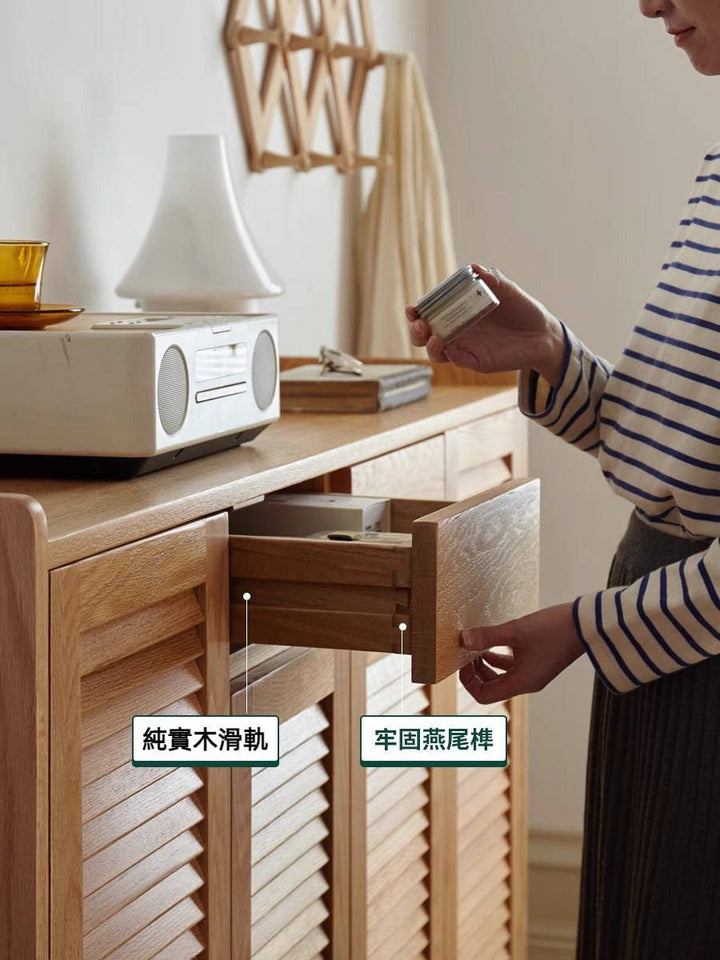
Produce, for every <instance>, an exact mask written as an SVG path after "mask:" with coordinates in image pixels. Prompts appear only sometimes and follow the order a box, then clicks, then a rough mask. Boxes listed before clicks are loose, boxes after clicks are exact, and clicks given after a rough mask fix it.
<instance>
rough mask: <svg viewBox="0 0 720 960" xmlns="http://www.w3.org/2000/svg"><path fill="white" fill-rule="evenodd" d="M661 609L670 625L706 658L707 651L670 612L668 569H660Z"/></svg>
mask: <svg viewBox="0 0 720 960" xmlns="http://www.w3.org/2000/svg"><path fill="white" fill-rule="evenodd" d="M660 609H661V610H662V612H663V613H664V614H665V616H666V617H667V618H668V620H669V621H670V623H671V624H672V625H673V626H674V627H675V629H676V630H677V632H678V633H679V634H681V636H682V637H683V638H684V639H685V640H686V641H687V643H689V644H690V646H691V647H692V648H693V650H697V652H698V653H699V654H702V656H703V657H706V656H707V653H706V652H705V650H703V648H702V647H701V646H700V645H699V644H698V643H696V641H695V640H694V639H693V635H692V634H691V633H689V632H688V631H687V630H686V629H685V627H684V626H683V625H682V624H681V623H680V621H679V620H678V619H677V617H675V616H674V615H673V614H672V613H671V611H670V607H669V606H668V599H667V567H661V568H660Z"/></svg>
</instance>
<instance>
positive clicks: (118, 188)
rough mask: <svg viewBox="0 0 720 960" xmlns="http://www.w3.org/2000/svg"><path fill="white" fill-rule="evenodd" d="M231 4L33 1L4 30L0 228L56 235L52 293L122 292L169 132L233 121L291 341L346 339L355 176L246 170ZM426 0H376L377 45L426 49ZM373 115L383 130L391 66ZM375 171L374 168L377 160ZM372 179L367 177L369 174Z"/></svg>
mask: <svg viewBox="0 0 720 960" xmlns="http://www.w3.org/2000/svg"><path fill="white" fill-rule="evenodd" d="M226 5H227V4H226V0H202V2H200V0H102V2H100V3H99V2H97V0H64V2H62V3H57V2H53V0H27V2H23V3H17V4H14V5H13V6H12V11H11V12H10V11H6V15H5V18H4V19H5V21H6V23H5V27H6V29H3V30H2V31H0V90H1V91H2V94H1V95H0V118H1V119H0V129H1V130H2V135H1V136H0V211H1V215H0V224H1V225H0V235H2V236H3V237H4V238H32V239H35V238H38V239H39V238H42V239H48V240H50V242H51V247H50V251H49V253H48V260H47V269H46V279H45V284H44V290H43V299H44V300H46V301H47V302H62V303H77V304H82V305H84V306H86V307H87V308H91V309H96V310H117V309H120V310H127V309H129V308H131V307H132V304H131V303H130V302H129V301H127V300H120V299H119V298H117V297H115V295H114V293H113V290H114V288H115V284H116V283H117V281H118V280H119V279H120V277H121V276H122V275H123V273H124V272H125V270H126V268H127V266H128V265H129V263H130V261H131V259H132V258H133V257H134V255H135V253H136V251H137V248H138V246H139V245H140V242H141V240H142V238H143V236H144V234H145V230H146V229H147V226H148V224H149V222H150V219H151V217H152V213H153V210H154V207H155V202H156V199H157V196H158V191H159V188H160V182H161V179H162V173H163V164H164V157H165V142H166V137H167V136H168V134H171V133H217V132H224V133H225V134H226V136H227V139H228V148H229V153H230V160H231V167H232V169H233V174H234V177H235V182H236V186H237V191H238V196H239V198H240V201H241V205H242V207H243V210H244V212H245V214H246V217H247V220H248V222H249V224H250V226H251V229H252V230H253V232H254V234H255V236H256V239H257V241H258V245H259V247H260V249H261V250H263V252H264V253H265V255H266V257H267V259H268V261H269V262H270V263H271V264H272V266H273V267H274V269H275V271H276V272H277V274H278V276H279V277H280V278H281V279H282V280H283V282H284V283H285V286H286V290H287V293H286V294H285V295H284V296H283V297H281V298H278V299H276V300H272V301H268V304H272V306H273V308H275V309H277V310H278V312H279V313H280V314H281V317H282V321H281V324H282V326H281V339H282V349H283V351H284V352H285V353H301V352H308V351H309V352H311V353H314V352H315V351H316V350H317V348H318V347H319V345H320V343H321V342H323V343H330V344H335V343H337V342H338V341H343V342H342V343H341V345H347V343H345V341H344V331H345V330H346V329H347V325H348V323H349V318H350V315H351V311H352V303H351V296H352V288H351V284H350V282H349V278H350V263H351V261H350V257H351V247H350V244H349V239H350V237H349V234H348V232H347V230H346V226H347V218H346V215H345V211H346V209H347V204H346V203H345V193H344V191H345V190H346V184H347V178H346V177H343V176H340V175H338V174H337V173H336V172H335V171H334V170H331V169H323V170H316V171H313V172H312V173H309V174H297V173H294V172H292V171H289V170H273V171H269V172H267V173H263V174H260V175H259V174H248V173H247V170H246V165H245V153H244V148H243V146H242V141H241V139H240V133H239V125H238V120H237V116H236V112H235V106H234V102H233V98H232V95H231V89H230V85H229V80H228V72H227V69H226V64H225V60H224V56H223V48H222V45H221V41H220V33H221V28H222V24H223V19H224V15H225V9H226ZM427 8H428V0H391V2H387V0H373V10H374V17H375V25H376V33H377V42H378V44H379V45H381V46H382V48H383V49H390V50H393V49H397V50H415V51H416V53H417V55H418V57H419V59H420V61H421V63H424V62H425V58H426V39H427V24H426V19H427ZM375 73H376V74H377V76H376V77H374V78H373V84H372V87H371V89H370V91H369V96H368V101H367V103H366V105H365V112H364V114H363V127H364V129H366V130H367V131H368V132H369V134H370V135H369V136H368V137H367V138H366V141H367V145H368V147H369V148H372V142H371V141H372V134H373V133H374V132H375V131H376V130H377V128H378V127H379V122H380V106H381V97H382V84H381V82H380V73H381V71H375ZM364 176H365V179H366V181H367V180H368V178H369V177H370V178H371V177H372V173H371V172H370V171H368V172H367V173H366V174H364ZM366 188H367V182H366Z"/></svg>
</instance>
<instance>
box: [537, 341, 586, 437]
mask: <svg viewBox="0 0 720 960" xmlns="http://www.w3.org/2000/svg"><path fill="white" fill-rule="evenodd" d="M584 355H585V351H584V350H583V348H582V346H580V347H579V355H578V362H579V369H578V372H577V376H576V377H575V383H574V384H573V385H572V389H571V390H570V393H569V394H568V395H567V396H566V397H565V400H564V401H563V405H562V406H561V407H560V413H558V415H557V416H556V417H555V419H554V420H551V421H550V422H549V423H546V424H545V426H546V427H547V428H548V429H550V428H551V427H554V426H555V424H556V423H557V422H558V421H559V420H561V419H562V415H563V414H564V413H565V410H566V408H567V405H568V403H570V401H571V400H572V398H573V397H574V396H575V394H576V393H577V391H578V387H579V386H580V383H581V381H582V378H583V373H584V372H585V371H584V368H583V356H584Z"/></svg>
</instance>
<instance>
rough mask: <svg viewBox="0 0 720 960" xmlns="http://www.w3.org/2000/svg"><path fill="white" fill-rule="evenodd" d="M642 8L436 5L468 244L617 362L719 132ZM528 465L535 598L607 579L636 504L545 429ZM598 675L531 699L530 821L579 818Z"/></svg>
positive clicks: (457, 198) (572, 824) (614, 0)
mask: <svg viewBox="0 0 720 960" xmlns="http://www.w3.org/2000/svg"><path fill="white" fill-rule="evenodd" d="M637 6H638V5H637V2H632V0H611V2H604V3H591V2H579V0H553V2H552V3H538V2H536V0H513V2H508V0H445V2H443V3H442V4H440V3H433V4H432V5H431V13H430V30H431V46H430V51H429V63H430V89H431V99H432V101H433V106H434V109H435V115H436V119H437V123H438V127H439V131H440V139H441V143H442V145H443V151H444V156H445V163H446V168H447V174H448V178H449V184H450V194H451V205H452V214H453V222H454V227H455V233H456V242H457V248H458V256H459V257H460V258H461V259H462V260H464V261H468V260H470V259H475V260H478V261H479V262H481V263H486V264H494V265H497V266H499V267H500V268H501V269H502V270H503V271H504V272H505V273H507V274H508V275H509V276H511V277H513V278H514V279H515V280H516V281H517V282H518V283H520V284H521V286H524V287H525V288H526V289H528V290H529V291H531V292H532V293H533V294H534V295H535V296H537V297H539V298H540V299H541V300H543V301H544V302H545V303H546V304H547V305H548V306H549V307H550V309H552V310H553V312H555V313H556V314H557V315H558V316H560V317H562V318H563V319H565V320H566V321H567V322H568V323H569V324H570V325H571V326H572V327H573V329H574V330H575V331H576V332H577V334H578V335H579V336H580V337H581V338H582V339H584V340H585V342H586V343H587V344H588V345H589V346H590V347H591V348H592V349H594V350H595V351H596V352H597V353H600V354H601V355H604V356H606V357H607V358H608V359H611V360H613V361H614V360H615V359H616V358H617V357H618V355H619V354H620V353H621V351H622V349H623V347H624V345H625V343H626V341H627V338H628V336H629V333H630V330H631V328H632V325H633V324H634V323H635V321H636V319H637V318H638V314H639V310H640V309H641V307H642V304H643V303H644V301H645V299H646V298H647V295H648V293H649V291H650V289H651V288H652V286H653V284H654V283H655V281H656V278H657V273H658V271H659V269H660V265H661V263H662V262H663V259H664V256H665V252H666V248H667V245H668V244H669V242H670V239H671V234H672V233H673V231H674V228H675V224H676V222H677V220H678V219H679V218H680V213H681V209H682V206H683V204H684V202H685V199H686V197H687V196H688V195H689V190H690V187H691V185H692V181H693V178H694V176H695V171H696V166H697V164H698V163H699V162H700V159H701V157H702V156H703V154H704V152H705V150H706V148H707V147H709V146H711V145H713V144H714V143H716V142H717V141H720V114H719V113H718V106H717V103H718V101H717V98H718V94H719V93H720V79H708V78H705V77H701V76H700V75H698V74H696V73H695V72H694V71H693V70H692V68H691V67H690V65H689V64H688V62H687V60H686V55H685V54H684V53H683V52H682V51H680V50H678V49H676V48H675V47H674V46H673V44H672V41H671V39H670V38H669V37H668V36H667V35H666V34H665V32H664V28H663V25H662V22H660V23H656V22H651V21H649V20H646V19H644V18H643V17H641V15H640V14H639V12H638V9H637ZM530 465H531V472H532V473H533V474H534V475H537V476H540V477H541V480H542V484H543V486H542V491H543V492H542V499H543V506H542V511H543V524H542V543H543V546H542V601H543V605H547V604H552V603H560V602H562V601H566V600H571V599H573V598H574V597H575V596H577V595H578V594H580V593H585V592H589V591H591V590H595V589H599V588H602V587H604V586H605V584H606V577H607V572H608V567H609V563H610V559H611V556H612V553H613V550H614V548H615V546H616V543H617V541H618V539H619V538H620V536H621V535H622V532H623V530H624V527H625V523H626V518H627V516H628V513H629V510H630V508H629V505H628V504H627V503H626V502H625V501H623V500H620V499H619V498H617V497H614V496H613V495H612V493H611V492H610V490H609V488H608V487H607V486H606V485H605V482H604V480H603V478H602V475H601V474H600V471H599V469H598V467H597V463H596V462H595V461H594V460H592V459H591V458H590V457H589V456H582V455H581V454H580V453H579V452H577V451H575V450H573V449H572V448H570V447H567V446H565V445H564V444H563V443H562V442H561V441H560V440H557V439H556V438H554V437H552V436H550V435H549V434H547V435H545V434H544V433H543V431H542V430H541V428H538V427H535V426H532V427H531V459H530ZM591 681H592V671H591V667H590V665H589V663H588V662H587V661H586V658H583V659H582V661H579V662H578V663H577V664H574V665H573V666H572V667H571V668H570V669H569V670H568V671H566V673H565V674H563V675H561V677H559V678H558V679H557V680H556V681H555V682H554V683H553V684H552V685H551V686H550V687H549V688H547V689H546V690H545V691H543V692H542V693H541V694H538V695H536V696H535V697H533V698H532V701H531V709H530V724H531V739H530V764H531V767H530V815H531V825H532V826H533V827H535V828H539V829H550V830H568V831H572V830H576V829H580V827H581V824H582V797H583V793H584V762H585V752H586V743H587V723H588V718H589V710H590V701H591V695H592V683H591ZM618 748H619V749H621V748H622V745H620V744H619V745H618Z"/></svg>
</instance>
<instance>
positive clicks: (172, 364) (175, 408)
mask: <svg viewBox="0 0 720 960" xmlns="http://www.w3.org/2000/svg"><path fill="white" fill-rule="evenodd" d="M188 394H189V383H188V372H187V366H186V365H185V357H184V356H183V354H182V350H180V348H179V347H168V348H167V350H166V351H165V353H164V355H163V358H162V360H161V361H160V370H159V372H158V382H157V406H158V414H159V416H160V423H161V424H162V428H163V430H164V431H165V433H167V434H168V435H169V436H172V434H173V433H177V432H178V430H179V429H180V427H181V426H182V425H183V423H184V422H185V414H186V413H187V405H188Z"/></svg>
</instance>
